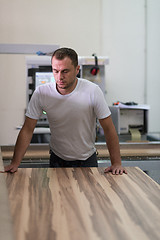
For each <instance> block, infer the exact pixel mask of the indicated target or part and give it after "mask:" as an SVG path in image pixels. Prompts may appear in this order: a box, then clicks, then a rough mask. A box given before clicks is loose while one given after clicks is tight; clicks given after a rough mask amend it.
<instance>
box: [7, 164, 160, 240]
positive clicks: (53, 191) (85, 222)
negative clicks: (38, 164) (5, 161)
mask: <svg viewBox="0 0 160 240" xmlns="http://www.w3.org/2000/svg"><path fill="white" fill-rule="evenodd" d="M127 171H128V174H127V175H125V174H123V175H122V176H120V175H119V176H117V175H112V174H111V173H109V174H104V168H57V169H52V168H49V169H48V168H39V169H36V168H34V169H31V168H26V169H19V170H18V172H17V173H15V174H7V173H6V174H5V176H6V184H7V188H8V192H9V202H10V208H11V215H12V217H13V223H14V224H13V225H14V231H15V233H16V240H35V239H37V240H41V239H42V240H51V239H52V240H54V239H56V240H79V239H80V240H82V239H83V240H102V239H105V240H106V239H109V240H121V239H122V240H130V239H133V240H135V239H136V240H139V239H140V240H144V239H146V240H147V239H148V240H150V239H153V240H159V239H160V186H159V185H158V184H157V183H155V182H154V181H153V180H152V179H151V178H149V177H148V176H147V175H146V174H144V173H143V172H142V171H141V170H140V169H139V168H134V167H128V168H127Z"/></svg>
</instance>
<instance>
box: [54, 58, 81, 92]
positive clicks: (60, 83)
mask: <svg viewBox="0 0 160 240" xmlns="http://www.w3.org/2000/svg"><path fill="white" fill-rule="evenodd" d="M52 69H53V75H54V79H55V81H56V85H57V90H58V91H59V92H60V93H61V94H67V93H70V92H71V91H73V89H74V88H75V86H76V83H77V80H76V76H77V74H78V72H79V66H77V67H75V66H74V65H73V64H72V61H71V59H70V58H68V57H65V58H64V59H63V60H58V59H56V58H55V57H53V58H52Z"/></svg>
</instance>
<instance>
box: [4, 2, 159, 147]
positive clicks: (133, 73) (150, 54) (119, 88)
mask: <svg viewBox="0 0 160 240" xmlns="http://www.w3.org/2000/svg"><path fill="white" fill-rule="evenodd" d="M146 3H147V7H146V5H145V4H146ZM146 9H147V10H146ZM159 11H160V2H159V1H158V0H155V1H154V2H153V1H152V0H130V1H128V0H122V1H119V0H102V1H99V0H81V1H78V0H68V1H65V0H54V1H51V0H46V1H43V0H32V1H31V0H28V1H26V0H14V1H9V0H5V1H4V0H2V1H1V8H0V31H1V36H0V43H12V44H14V43H16V44H58V45H60V46H68V47H72V48H74V49H76V51H77V53H78V54H79V55H80V56H87V55H91V54H92V53H94V52H95V53H97V55H102V56H109V58H110V64H109V66H107V67H106V87H107V88H106V90H107V102H108V103H109V105H111V104H112V103H113V102H114V101H117V100H120V101H135V102H138V103H140V104H141V103H142V104H143V103H147V104H149V105H151V110H150V112H151V114H150V123H149V129H150V131H159V132H160V129H159V128H160V127H159V122H160V113H159V111H157V109H159V108H158V107H159V106H158V103H159V92H158V91H159V89H160V81H159V76H160V68H159V65H158V63H159V58H158V56H159V55H160V47H159V38H160V30H159V26H158V23H159V22H160V16H159V14H158V13H159ZM0 68H1V71H0V111H1V119H0V145H6V144H14V143H15V140H16V137H17V134H18V130H16V127H17V126H20V125H22V124H23V121H24V111H25V108H26V69H25V56H24V55H7V54H0ZM155 100H156V101H155Z"/></svg>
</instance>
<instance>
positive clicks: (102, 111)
mask: <svg viewBox="0 0 160 240" xmlns="http://www.w3.org/2000/svg"><path fill="white" fill-rule="evenodd" d="M94 111H95V114H96V116H97V118H98V119H104V118H106V117H108V116H110V115H111V112H110V110H109V107H108V104H107V102H106V100H105V97H104V94H103V92H102V90H101V89H100V88H99V86H96V88H95V91H94Z"/></svg>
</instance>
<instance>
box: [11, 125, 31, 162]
mask: <svg viewBox="0 0 160 240" xmlns="http://www.w3.org/2000/svg"><path fill="white" fill-rule="evenodd" d="M32 134H33V133H32V132H28V131H26V130H25V129H23V128H22V129H21V131H20V133H19V135H18V138H17V142H16V145H15V149H14V154H13V159H12V163H14V164H17V165H19V164H20V162H21V161H22V158H23V156H24V154H25V152H26V150H27V148H28V145H29V144H30V141H31V138H32Z"/></svg>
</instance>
